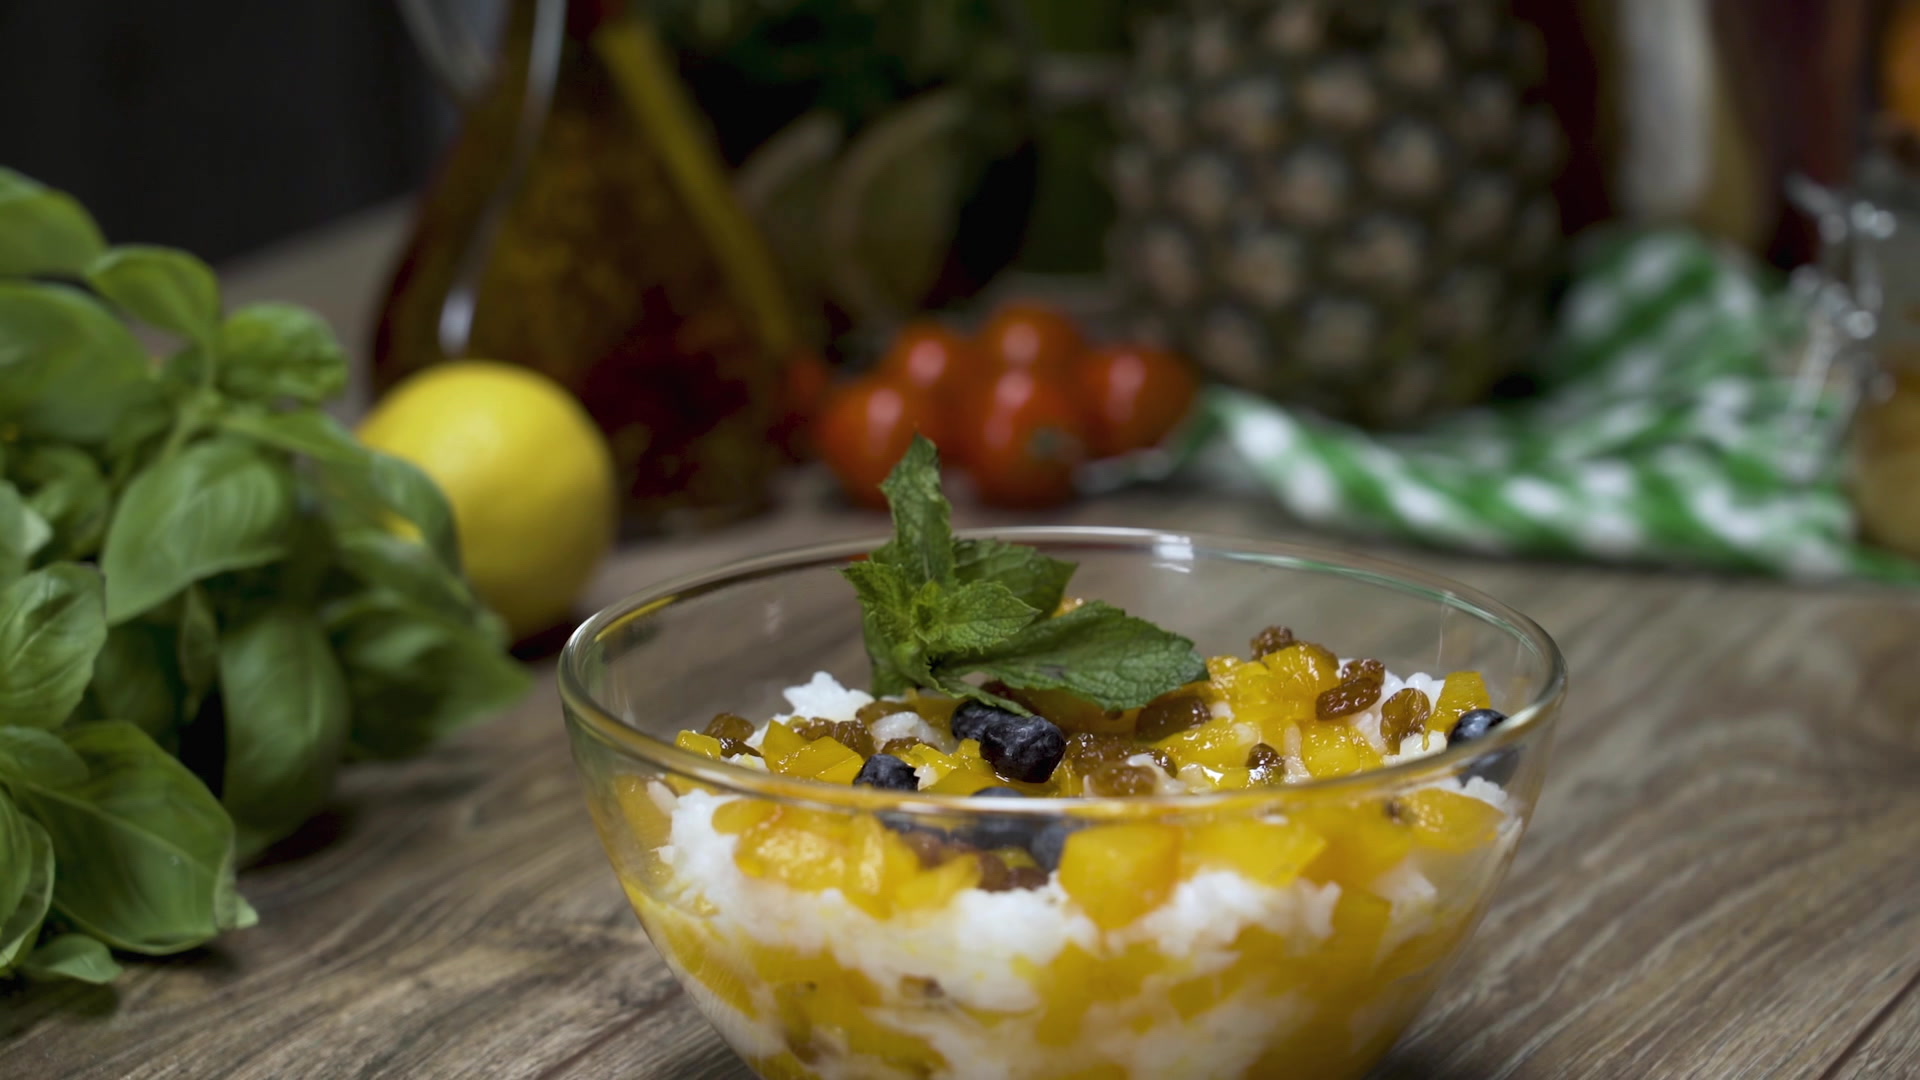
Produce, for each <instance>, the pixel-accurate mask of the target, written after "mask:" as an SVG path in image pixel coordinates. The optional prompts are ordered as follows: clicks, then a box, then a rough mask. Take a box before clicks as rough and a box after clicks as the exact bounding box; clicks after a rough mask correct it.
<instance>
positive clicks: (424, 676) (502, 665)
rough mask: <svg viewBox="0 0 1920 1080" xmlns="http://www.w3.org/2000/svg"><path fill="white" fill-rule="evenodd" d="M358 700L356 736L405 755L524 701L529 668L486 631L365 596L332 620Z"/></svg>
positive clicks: (387, 754) (372, 748)
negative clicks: (510, 654) (524, 666)
mask: <svg viewBox="0 0 1920 1080" xmlns="http://www.w3.org/2000/svg"><path fill="white" fill-rule="evenodd" d="M328 624H329V630H330V631H331V633H332V637H333V642H334V650H335V653H336V654H337V655H338V656H339V658H340V664H341V667H342V668H344V669H345V671H346V676H347V688H348V691H349V694H350V696H351V697H352V699H353V724H352V734H351V741H352V745H353V747H354V749H355V750H357V751H359V752H360V753H362V754H365V755H368V756H371V757H380V758H391V757H402V756H405V755H407V754H411V753H414V752H416V751H418V750H420V749H422V748H423V747H425V746H426V745H427V744H429V743H431V742H433V741H434V740H436V739H439V738H442V737H443V736H446V735H450V734H452V733H453V732H455V731H458V730H460V729H461V728H463V727H466V726H467V725H468V724H471V723H473V722H475V721H477V720H481V719H484V718H485V717H487V716H490V715H492V714H493V713H495V712H498V711H499V710H501V709H503V708H505V707H507V706H508V705H511V704H513V703H514V702H515V701H518V700H519V699H520V698H521V697H522V696H523V695H525V693H526V692H527V688H528V686H529V685H530V682H531V680H530V679H529V677H528V675H527V672H526V670H525V669H523V668H522V667H521V666H520V665H519V664H517V663H515V662H514V661H513V659H512V658H511V657H509V656H507V655H506V654H504V653H502V652H501V651H500V649H499V647H498V646H497V645H496V644H495V643H494V641H493V640H492V639H491V638H490V637H489V636H488V635H486V634H485V633H483V632H481V631H480V630H478V629H475V628H473V627H471V626H465V625H461V624H459V623H455V622H451V621H448V620H446V619H442V618H440V617H438V616H435V615H433V614H431V613H429V612H425V611H421V610H419V609H417V608H413V607H410V606H408V605H406V604H404V603H401V602H399V601H397V600H394V599H393V598H391V597H381V596H373V595H368V596H362V597H357V598H355V599H353V600H350V601H347V602H345V603H343V604H340V605H337V606H336V608H335V609H334V611H332V612H331V613H330V618H329V619H328Z"/></svg>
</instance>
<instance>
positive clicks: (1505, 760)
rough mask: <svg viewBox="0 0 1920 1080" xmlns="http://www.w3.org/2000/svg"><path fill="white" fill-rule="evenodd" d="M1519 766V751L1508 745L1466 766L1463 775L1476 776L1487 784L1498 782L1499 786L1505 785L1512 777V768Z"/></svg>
mask: <svg viewBox="0 0 1920 1080" xmlns="http://www.w3.org/2000/svg"><path fill="white" fill-rule="evenodd" d="M1519 767H1520V751H1518V750H1516V749H1514V748H1513V747H1511V746H1509V747H1507V748H1506V749H1504V750H1496V751H1494V752H1493V753H1491V754H1488V755H1487V756H1486V757H1483V758H1481V759H1480V760H1479V761H1476V762H1474V763H1473V764H1471V765H1469V766H1467V769H1466V772H1465V773H1464V774H1463V775H1465V776H1468V777H1474V776H1477V777H1479V778H1480V779H1482V780H1485V781H1486V782H1487V783H1489V784H1499V785H1500V786H1501V787H1506V786H1507V781H1509V780H1511V779H1513V773H1514V770H1516V769H1518V768H1519Z"/></svg>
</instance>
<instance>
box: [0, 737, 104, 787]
mask: <svg viewBox="0 0 1920 1080" xmlns="http://www.w3.org/2000/svg"><path fill="white" fill-rule="evenodd" d="M86 778H87V763H86V762H84V761H81V760H80V755H79V754H76V753H74V752H73V750H72V749H71V748H69V747H68V746H67V744H66V743H63V742H61V741H60V736H58V735H55V734H54V733H52V732H50V731H42V730H40V729H39V728H30V727H12V726H9V727H0V781H4V780H13V781H15V782H24V781H27V780H32V781H35V782H36V783H41V784H45V785H47V786H49V787H70V786H72V785H74V784H77V783H79V782H81V781H82V780H85V779H86Z"/></svg>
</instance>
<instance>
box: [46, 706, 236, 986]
mask: <svg viewBox="0 0 1920 1080" xmlns="http://www.w3.org/2000/svg"><path fill="white" fill-rule="evenodd" d="M62 737H63V738H64V739H65V740H66V743H67V745H68V746H69V747H71V748H72V749H73V750H74V752H75V753H77V754H78V755H79V756H80V758H81V760H82V761H84V762H85V763H86V766H87V771H88V776H87V779H86V780H84V781H82V782H81V783H79V784H74V785H54V784H49V783H46V782H44V781H34V780H31V779H29V780H26V781H24V782H21V783H18V784H10V785H9V786H10V787H12V788H13V792H14V797H15V798H17V799H18V800H19V801H20V804H21V805H22V806H23V807H25V808H26V810H27V812H28V813H30V814H32V815H33V817H34V818H35V819H36V820H38V821H39V822H40V824H41V825H43V826H44V827H45V828H46V830H47V835H48V836H49V837H50V838H51V839H52V841H53V854H54V857H55V859H57V860H58V862H59V865H60V874H59V876H58V878H57V879H56V880H55V882H54V889H53V904H54V907H55V908H56V909H57V910H58V911H59V912H60V914H61V915H62V916H63V917H64V918H66V919H67V920H68V921H69V922H71V923H72V924H73V925H74V926H76V927H78V928H80V929H81V930H83V931H85V932H86V933H89V934H92V935H93V936H94V937H96V938H99V939H100V940H101V941H104V942H106V943H107V944H109V945H112V946H115V947H117V948H122V949H132V950H134V951H136V952H143V953H148V954H151V955H164V954H167V953H175V952H180V951H181V950H183V949H190V948H193V947H194V946H196V945H200V944H203V943H205V942H207V941H210V940H212V939H213V938H214V936H215V935H217V934H219V933H220V932H221V931H222V930H231V929H236V928H238V927H240V926H241V924H242V923H243V922H245V921H246V919H245V915H246V914H248V911H247V909H246V908H245V907H244V905H242V904H241V903H240V900H239V895H238V894H237V893H236V892H235V891H234V882H233V862H234V851H233V822H232V821H230V820H229V819H228V818H227V815H226V812H225V811H223V810H222V809H221V808H220V803H219V800H217V799H215V798H214V797H213V793H212V792H210V791H208V790H207V788H206V785H205V784H202V783H201V782H200V780H199V778H197V777H195V776H194V775H193V774H192V773H191V772H188V771H187V768H186V766H184V765H182V764H180V763H179V762H178V761H175V760H174V759H173V758H172V757H171V756H170V755H169V754H168V753H167V752H166V751H164V750H162V749H160V747H159V746H157V745H155V743H154V741H153V740H152V739H151V738H149V737H148V736H147V734H146V732H143V731H141V730H140V729H139V728H137V727H134V726H133V725H132V724H123V723H101V724H81V725H79V726H77V727H72V728H69V729H67V730H66V731H64V732H62Z"/></svg>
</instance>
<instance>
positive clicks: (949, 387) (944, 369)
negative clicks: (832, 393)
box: [874, 321, 984, 463]
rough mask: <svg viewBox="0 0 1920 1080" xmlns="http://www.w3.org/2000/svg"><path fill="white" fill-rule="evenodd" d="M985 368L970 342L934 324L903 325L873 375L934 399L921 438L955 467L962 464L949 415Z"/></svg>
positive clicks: (952, 413) (915, 323)
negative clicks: (934, 447) (933, 446)
mask: <svg viewBox="0 0 1920 1080" xmlns="http://www.w3.org/2000/svg"><path fill="white" fill-rule="evenodd" d="M983 370H984V365H983V363H982V362H981V359H980V354H979V352H978V351H977V350H976V349H975V348H974V346H973V343H972V342H970V341H968V340H967V339H966V338H965V337H962V336H961V335H960V334H958V333H956V332H954V331H953V330H950V329H948V328H947V327H945V326H943V325H941V324H940V323H937V322H932V321H920V322H913V323H909V324H907V326H906V327H904V328H903V329H902V330H901V331H900V333H899V334H898V335H896V336H895V337H894V339H893V344H892V346H891V347H890V348H888V350H887V353H886V355H885V356H883V357H882V358H881V359H880V366H879V368H878V369H876V371H875V372H874V374H875V375H877V376H878V377H880V378H882V379H885V380H887V381H888V382H893V383H900V384H903V385H907V386H914V387H918V388H919V389H921V390H924V391H926V393H927V394H928V395H930V396H931V397H932V399H933V411H932V414H931V415H930V416H928V417H927V418H926V423H925V426H924V428H923V429H922V433H923V434H925V435H926V437H927V438H929V439H932V440H933V442H934V444H935V445H936V446H938V447H940V449H941V450H942V451H943V452H944V453H945V456H946V457H948V458H949V459H950V460H952V461H954V462H956V463H957V462H959V461H960V460H961V454H960V448H959V446H958V445H957V444H956V439H955V436H954V427H955V425H954V423H953V415H954V413H955V411H956V410H957V408H958V407H959V406H958V401H957V398H958V397H959V396H960V394H961V393H962V392H963V388H964V387H967V386H969V385H971V384H973V383H975V382H977V381H978V380H979V379H980V378H981V377H982V374H983Z"/></svg>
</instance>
